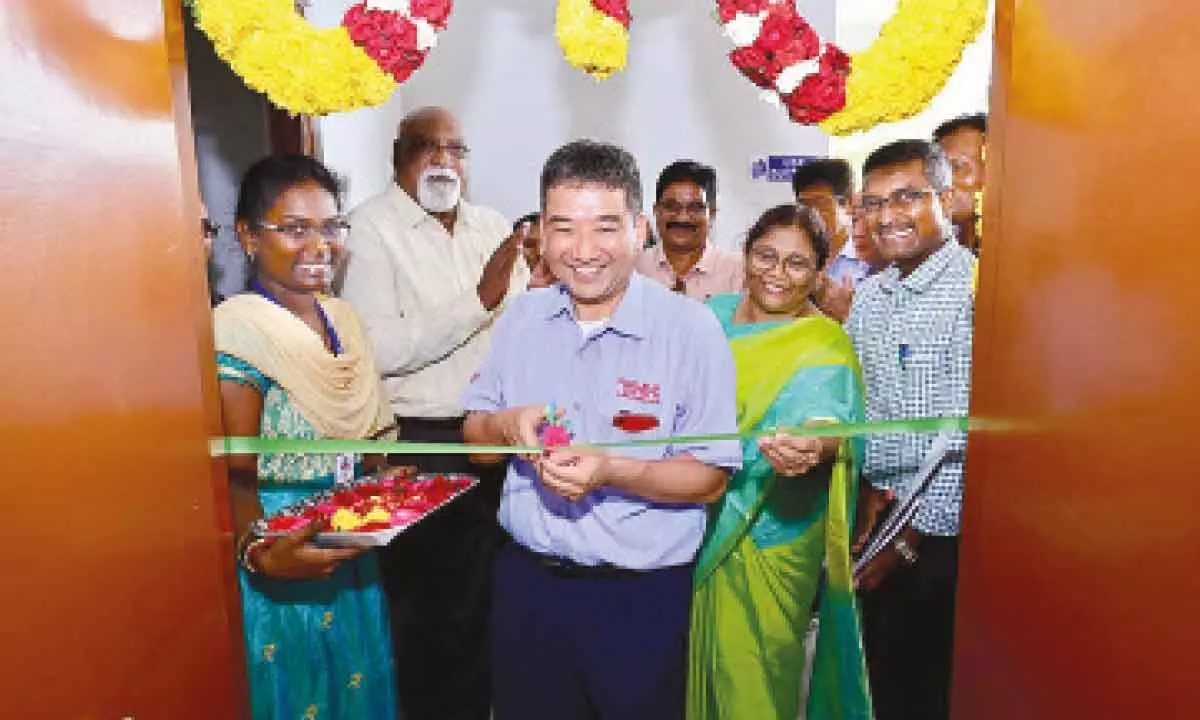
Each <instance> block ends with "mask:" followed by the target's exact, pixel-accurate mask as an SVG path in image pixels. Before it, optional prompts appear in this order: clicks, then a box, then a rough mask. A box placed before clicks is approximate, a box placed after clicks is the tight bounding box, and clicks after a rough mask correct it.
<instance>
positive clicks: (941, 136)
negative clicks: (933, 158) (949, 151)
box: [933, 113, 987, 142]
mask: <svg viewBox="0 0 1200 720" xmlns="http://www.w3.org/2000/svg"><path fill="white" fill-rule="evenodd" d="M959 130H975V131H976V132H978V133H979V134H980V135H987V113H972V114H970V115H959V116H958V117H956V118H953V119H951V120H947V121H946V122H944V123H942V124H941V125H938V126H937V130H934V131H933V141H934V142H941V141H942V140H945V139H946V138H947V137H948V136H950V135H953V134H954V133H956V132H958V131H959Z"/></svg>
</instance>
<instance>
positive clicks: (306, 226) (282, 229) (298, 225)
mask: <svg viewBox="0 0 1200 720" xmlns="http://www.w3.org/2000/svg"><path fill="white" fill-rule="evenodd" d="M257 227H258V228H259V229H261V230H270V231H271V232H277V233H279V234H280V235H283V236H285V237H287V238H288V239H289V240H295V241H297V242H300V241H304V240H307V239H308V238H310V237H312V236H313V235H320V236H321V238H322V239H324V240H326V241H328V242H338V241H340V240H342V239H344V238H345V237H346V233H347V231H349V230H350V223H348V222H346V221H345V220H344V219H342V218H338V219H336V220H327V221H325V222H323V223H320V224H313V223H309V222H286V223H283V224H282V225H270V224H268V223H258V226H257Z"/></svg>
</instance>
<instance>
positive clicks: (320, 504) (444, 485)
mask: <svg viewBox="0 0 1200 720" xmlns="http://www.w3.org/2000/svg"><path fill="white" fill-rule="evenodd" d="M476 482H478V481H477V480H476V479H475V478H473V477H471V476H468V475H419V476H417V477H415V478H400V479H392V478H387V479H384V480H378V479H375V478H362V479H360V480H355V481H352V482H350V483H345V484H340V485H338V486H336V487H334V488H332V489H330V490H326V491H323V492H320V493H317V494H316V495H313V496H312V497H309V498H306V499H305V500H304V501H302V502H300V503H298V504H296V505H293V506H291V507H288V508H285V509H284V510H282V511H281V512H279V513H278V514H276V515H273V516H271V517H269V518H265V519H262V520H259V521H257V527H256V531H257V532H258V533H259V534H261V535H265V536H278V535H285V534H287V533H291V532H295V531H297V530H300V529H301V528H303V527H306V526H307V525H309V524H310V523H312V522H321V523H323V524H327V525H328V527H329V532H323V533H320V534H318V535H317V537H316V540H317V542H324V543H326V544H334V545H357V546H379V545H386V544H387V543H388V542H390V541H391V540H392V539H393V538H395V537H396V535H398V534H399V533H400V532H401V531H402V530H404V529H405V528H407V527H410V526H411V525H413V524H414V523H416V522H418V521H420V520H422V519H423V518H425V517H426V516H428V515H429V514H430V513H432V512H434V511H436V510H437V509H438V508H440V507H442V506H443V505H445V504H447V503H449V502H451V501H452V500H453V499H454V498H456V497H458V496H459V495H461V494H462V493H464V492H466V491H467V490H469V489H470V488H472V487H473V486H474V485H475V483H476Z"/></svg>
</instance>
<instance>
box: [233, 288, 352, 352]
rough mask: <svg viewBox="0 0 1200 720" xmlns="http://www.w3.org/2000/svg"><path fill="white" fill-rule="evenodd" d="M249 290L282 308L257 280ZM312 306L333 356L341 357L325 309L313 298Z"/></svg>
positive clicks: (340, 350)
mask: <svg viewBox="0 0 1200 720" xmlns="http://www.w3.org/2000/svg"><path fill="white" fill-rule="evenodd" d="M250 289H251V290H253V291H254V292H256V293H258V294H259V295H262V296H263V297H265V298H266V299H268V300H270V301H271V302H273V303H275V304H276V305H278V306H279V307H283V303H281V302H279V300H278V299H277V298H276V297H275V296H274V295H272V294H271V293H270V291H268V290H267V289H266V288H265V287H263V286H262V283H260V282H259V281H258V278H255V279H254V280H253V281H252V282H251V283H250ZM313 305H315V306H316V308H317V317H319V318H321V325H323V326H324V327H325V334H326V335H328V336H329V347H330V349H332V350H333V354H334V355H341V354H342V340H341V338H339V337H338V334H337V330H334V329H333V323H331V322H329V316H328V315H326V314H325V308H323V307H321V303H319V302H317V299H316V298H315V297H314V298H313Z"/></svg>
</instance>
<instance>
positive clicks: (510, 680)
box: [492, 542, 693, 720]
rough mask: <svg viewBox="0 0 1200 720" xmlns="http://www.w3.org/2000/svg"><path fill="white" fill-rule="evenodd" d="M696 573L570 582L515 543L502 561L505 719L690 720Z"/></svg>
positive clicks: (496, 644) (497, 665)
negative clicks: (691, 617) (687, 694)
mask: <svg viewBox="0 0 1200 720" xmlns="http://www.w3.org/2000/svg"><path fill="white" fill-rule="evenodd" d="M692 570H693V568H692V566H691V565H686V566H680V567H674V568H666V569H662V570H654V571H650V572H646V573H638V574H636V575H632V576H620V577H570V576H564V575H563V574H561V573H560V572H558V571H555V570H552V569H548V568H546V567H544V566H543V565H542V564H540V563H539V561H538V560H537V559H536V558H535V557H534V556H532V555H531V554H530V553H529V552H528V551H527V550H524V549H521V548H520V547H519V546H518V545H516V544H515V543H511V542H510V543H508V544H507V545H505V546H504V547H503V548H501V550H500V553H499V555H498V556H497V558H496V571H495V577H494V579H493V582H494V587H495V591H494V592H493V594H492V678H493V682H492V687H493V688H494V694H495V699H494V702H495V719H496V720H542V719H543V718H544V719H545V720H682V718H683V716H684V705H685V692H686V690H685V683H686V675H687V640H688V623H689V614H690V608H691V595H692Z"/></svg>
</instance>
